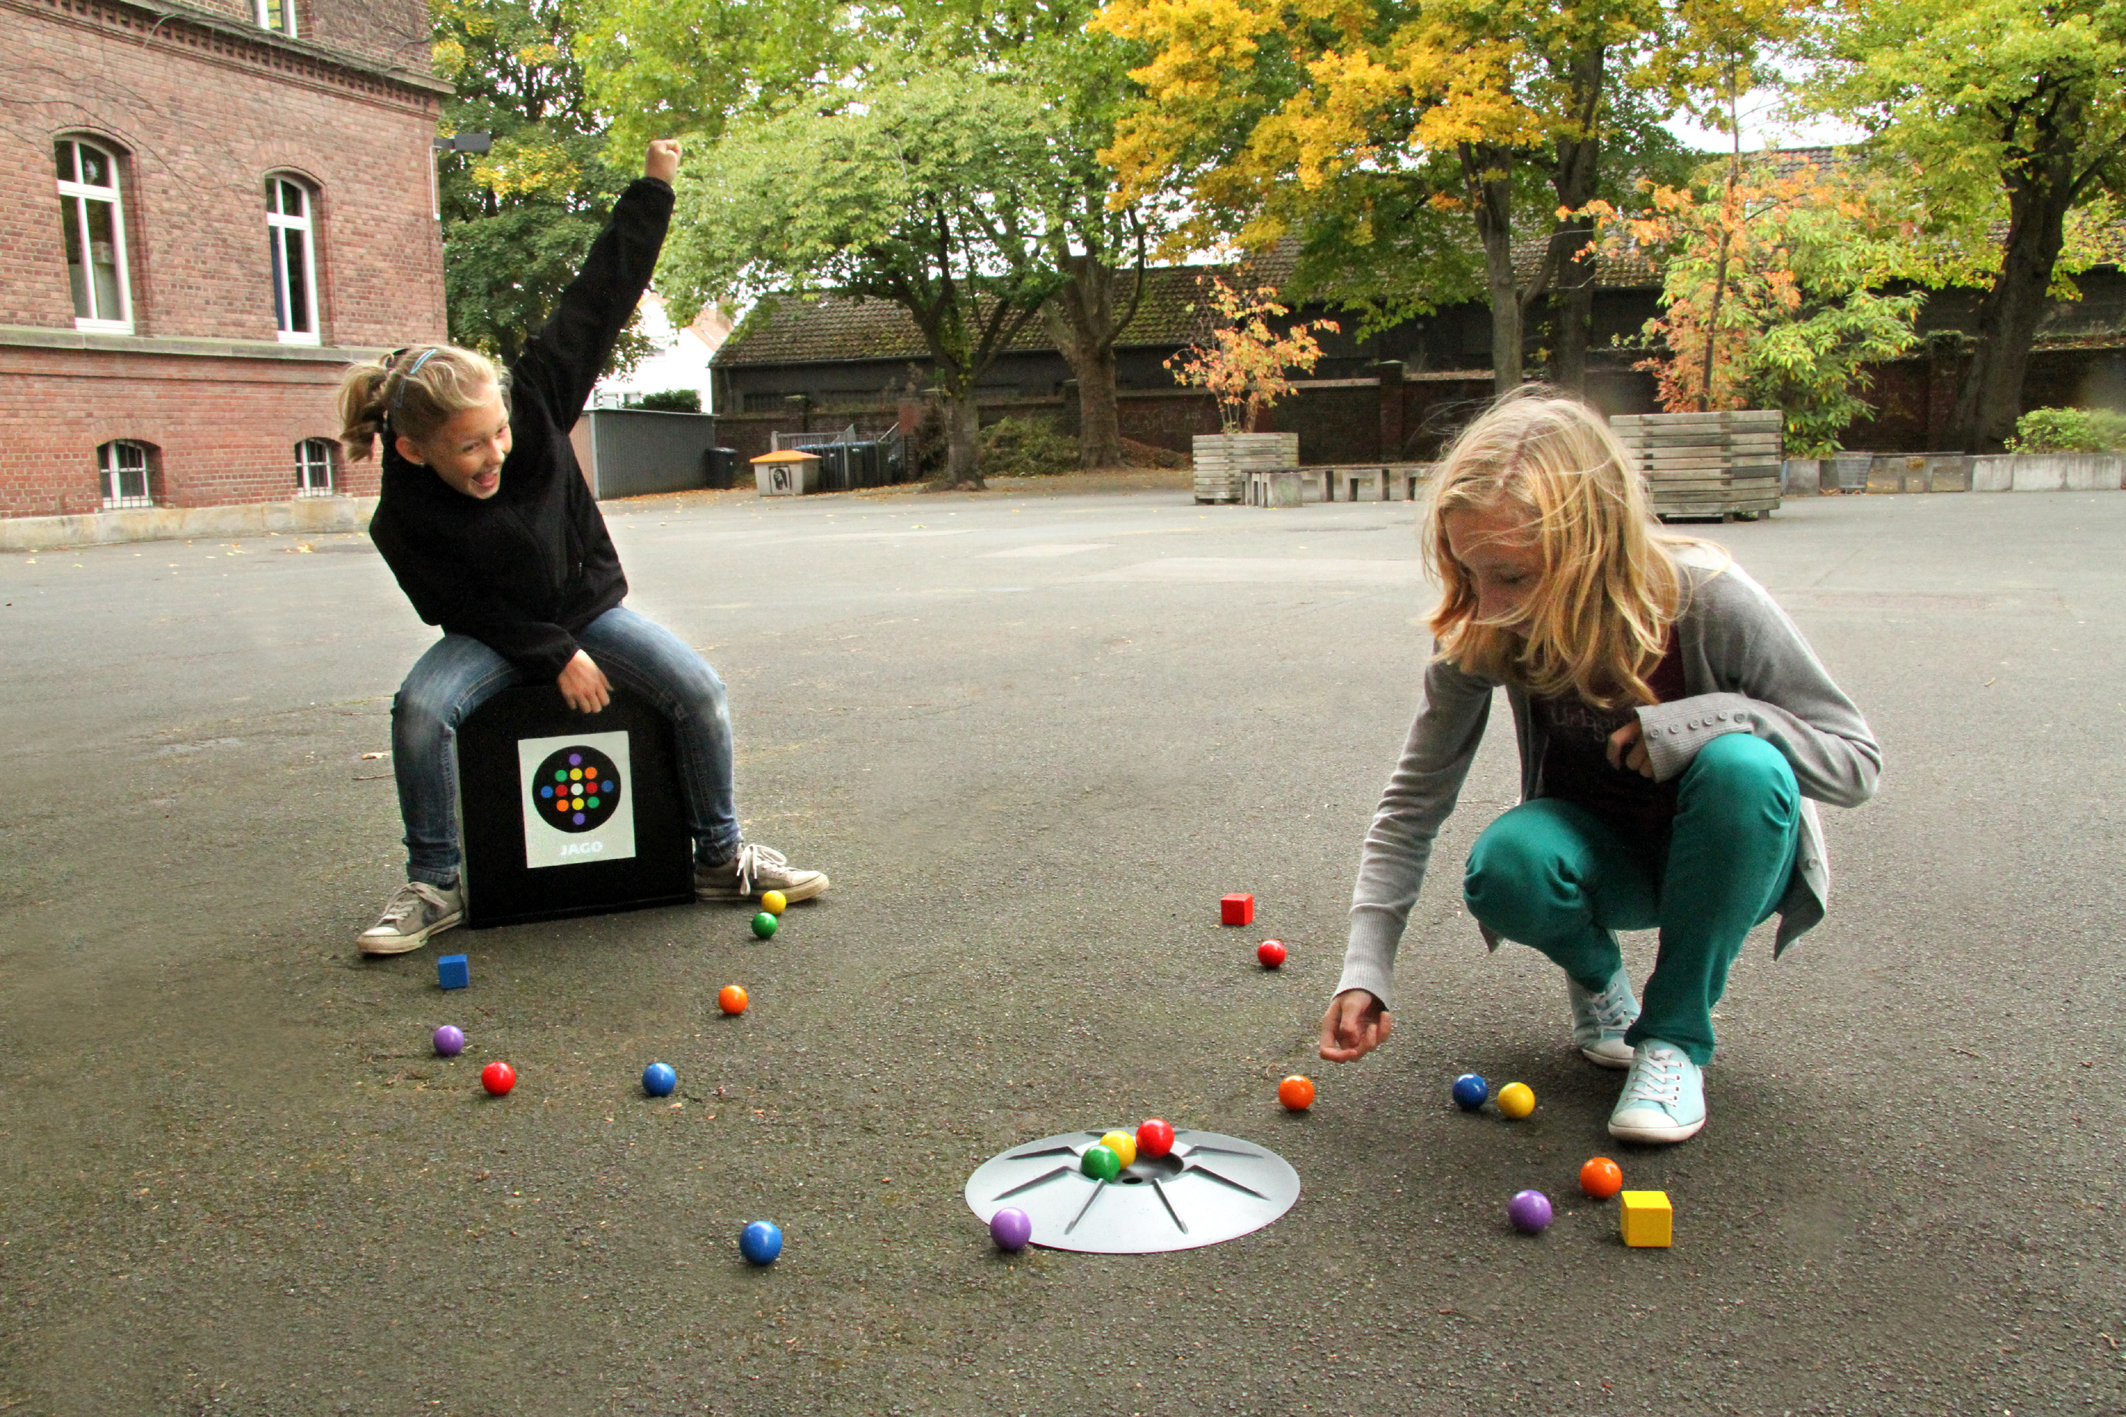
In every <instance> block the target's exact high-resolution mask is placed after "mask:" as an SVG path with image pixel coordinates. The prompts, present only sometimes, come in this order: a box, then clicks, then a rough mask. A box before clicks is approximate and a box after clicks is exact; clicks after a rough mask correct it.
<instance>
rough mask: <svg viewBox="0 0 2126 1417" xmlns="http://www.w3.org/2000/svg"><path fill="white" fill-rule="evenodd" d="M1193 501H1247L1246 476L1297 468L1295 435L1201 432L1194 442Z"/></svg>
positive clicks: (1296, 441)
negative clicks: (1194, 493) (1254, 473)
mask: <svg viewBox="0 0 2126 1417" xmlns="http://www.w3.org/2000/svg"><path fill="white" fill-rule="evenodd" d="M1195 454H1196V457H1195V462H1196V500H1197V501H1199V502H1241V501H1245V500H1247V495H1248V474H1249V473H1251V472H1274V471H1278V470H1281V469H1284V468H1294V467H1298V466H1299V435H1298V434H1297V433H1203V434H1198V435H1197V437H1196V439H1195Z"/></svg>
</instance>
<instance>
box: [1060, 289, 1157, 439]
mask: <svg viewBox="0 0 2126 1417" xmlns="http://www.w3.org/2000/svg"><path fill="white" fill-rule="evenodd" d="M1061 264H1062V267H1063V271H1064V274H1065V276H1066V277H1067V279H1066V280H1065V281H1064V283H1063V288H1062V289H1061V290H1059V291H1057V292H1056V293H1055V294H1054V295H1053V296H1051V297H1050V298H1049V300H1048V303H1047V304H1046V305H1044V306H1043V307H1042V310H1041V313H1042V316H1043V318H1044V319H1045V320H1046V322H1047V324H1048V333H1049V337H1050V338H1051V339H1053V340H1054V341H1055V342H1056V348H1057V349H1058V350H1060V351H1061V352H1062V355H1063V358H1064V360H1065V362H1067V363H1068V364H1069V365H1070V371H1071V373H1073V374H1075V375H1077V376H1078V465H1079V466H1080V467H1120V466H1121V465H1122V415H1121V410H1120V409H1119V408H1118V406H1117V394H1116V389H1115V339H1116V337H1117V336H1118V335H1119V334H1121V332H1122V330H1123V328H1124V327H1125V326H1127V325H1128V323H1129V322H1130V320H1131V319H1133V318H1134V317H1135V315H1136V313H1137V301H1138V298H1139V297H1141V295H1142V293H1143V288H1142V281H1143V271H1142V268H1141V266H1140V267H1139V268H1138V269H1137V270H1135V271H1133V272H1130V275H1131V277H1132V278H1133V279H1134V280H1135V281H1136V282H1137V288H1136V290H1134V291H1133V292H1132V293H1131V294H1130V298H1129V300H1128V302H1127V304H1128V307H1129V308H1128V309H1127V311H1125V312H1124V313H1122V314H1121V315H1119V316H1118V315H1117V314H1116V310H1115V287H1116V285H1117V284H1118V283H1119V281H1120V279H1121V277H1122V276H1123V274H1124V273H1123V272H1121V271H1118V270H1117V269H1116V268H1115V267H1114V266H1112V265H1109V264H1108V263H1107V262H1105V261H1102V260H1101V259H1099V258H1098V257H1097V256H1095V255H1092V254H1086V255H1075V254H1065V255H1063V256H1062V258H1061Z"/></svg>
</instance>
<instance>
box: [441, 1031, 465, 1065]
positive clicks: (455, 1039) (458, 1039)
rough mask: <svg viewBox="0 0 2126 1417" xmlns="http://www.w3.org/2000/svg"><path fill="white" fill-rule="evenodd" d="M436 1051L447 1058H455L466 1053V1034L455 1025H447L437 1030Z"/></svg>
mask: <svg viewBox="0 0 2126 1417" xmlns="http://www.w3.org/2000/svg"><path fill="white" fill-rule="evenodd" d="M436 1051H437V1052H438V1053H441V1054H442V1055H443V1056H444V1057H446V1058H455V1057H457V1056H458V1054H460V1053H462V1052H464V1051H465V1034H464V1032H463V1031H462V1030H460V1029H459V1028H458V1026H457V1025H456V1024H454V1023H446V1024H444V1025H443V1026H442V1027H441V1028H439V1029H437V1030H436Z"/></svg>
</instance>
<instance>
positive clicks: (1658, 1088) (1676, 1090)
mask: <svg viewBox="0 0 2126 1417" xmlns="http://www.w3.org/2000/svg"><path fill="white" fill-rule="evenodd" d="M1676 1059H1677V1055H1676V1054H1673V1053H1668V1052H1666V1051H1663V1052H1658V1053H1657V1052H1655V1051H1654V1050H1653V1049H1651V1048H1649V1049H1646V1050H1644V1051H1642V1052H1641V1053H1640V1054H1639V1056H1638V1057H1636V1058H1634V1059H1633V1060H1632V1064H1631V1084H1630V1086H1628V1087H1627V1088H1625V1095H1626V1098H1627V1100H1628V1101H1631V1102H1658V1103H1661V1104H1662V1105H1663V1106H1667V1105H1669V1104H1670V1103H1674V1102H1680V1101H1681V1100H1682V1099H1683V1069H1682V1068H1680V1067H1678V1066H1677V1065H1676Z"/></svg>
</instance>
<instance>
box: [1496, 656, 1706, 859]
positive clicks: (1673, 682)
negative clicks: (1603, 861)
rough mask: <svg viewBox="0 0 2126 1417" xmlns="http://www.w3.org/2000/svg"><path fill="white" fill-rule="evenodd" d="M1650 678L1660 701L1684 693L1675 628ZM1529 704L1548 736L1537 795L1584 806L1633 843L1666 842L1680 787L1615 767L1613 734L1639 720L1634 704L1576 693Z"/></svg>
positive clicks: (1544, 745) (1543, 735)
mask: <svg viewBox="0 0 2126 1417" xmlns="http://www.w3.org/2000/svg"><path fill="white" fill-rule="evenodd" d="M1646 682H1647V685H1648V687H1649V688H1651V689H1652V690H1653V691H1654V696H1655V702H1657V703H1664V704H1665V703H1671V702H1673V701H1674V700H1676V699H1680V698H1683V697H1685V696H1686V690H1685V688H1684V683H1683V652H1682V648H1681V646H1680V644H1679V643H1678V641H1677V639H1676V632H1675V630H1674V629H1670V631H1669V632H1668V649H1667V651H1666V653H1664V654H1663V655H1662V656H1661V662H1660V663H1659V664H1657V665H1655V666H1654V672H1653V673H1652V674H1650V675H1648V676H1647V680H1646ZM1528 705H1529V708H1530V710H1531V711H1532V712H1533V713H1534V715H1535V722H1536V727H1537V729H1538V730H1540V732H1541V733H1542V737H1543V767H1542V772H1541V774H1540V776H1539V777H1538V779H1537V788H1536V793H1535V795H1536V796H1538V797H1555V798H1557V799H1558V800H1559V801H1561V802H1570V803H1572V804H1573V805H1574V806H1577V807H1584V808H1586V809H1587V810H1588V811H1590V812H1592V813H1594V815H1595V816H1596V817H1598V818H1600V819H1601V820H1602V822H1603V823H1604V824H1605V825H1607V826H1608V827H1609V828H1610V830H1612V831H1614V832H1616V833H1617V835H1619V836H1621V837H1623V838H1624V839H1625V840H1626V841H1627V842H1630V843H1632V844H1633V845H1644V846H1658V845H1665V843H1666V842H1667V839H1668V831H1669V827H1670V825H1671V824H1672V823H1673V822H1674V821H1675V817H1676V784H1675V783H1674V782H1655V781H1653V780H1652V779H1651V778H1648V777H1644V776H1641V775H1640V774H1639V773H1636V772H1634V771H1632V770H1631V769H1630V768H1622V767H1616V768H1613V767H1611V766H1610V765H1609V735H1610V734H1612V733H1614V732H1616V731H1617V730H1618V729H1620V728H1622V727H1623V726H1624V725H1625V724H1627V723H1630V722H1632V721H1633V720H1634V719H1636V718H1637V717H1638V715H1637V713H1636V712H1635V711H1634V709H1633V708H1632V707H1630V706H1625V707H1621V708H1614V709H1606V708H1599V707H1597V706H1596V705H1594V704H1590V703H1588V702H1586V701H1585V700H1584V699H1581V698H1580V697H1579V696H1577V695H1572V694H1567V695H1561V696H1559V697H1557V698H1552V699H1544V698H1537V697H1535V696H1534V695H1530V696H1529V699H1528Z"/></svg>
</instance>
